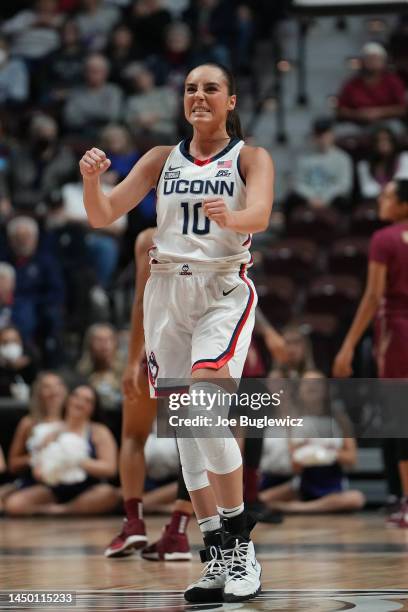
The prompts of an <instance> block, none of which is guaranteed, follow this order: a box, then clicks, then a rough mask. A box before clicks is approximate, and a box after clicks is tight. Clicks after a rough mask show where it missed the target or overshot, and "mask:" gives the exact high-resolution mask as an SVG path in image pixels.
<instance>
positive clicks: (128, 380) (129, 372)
mask: <svg viewBox="0 0 408 612" xmlns="http://www.w3.org/2000/svg"><path fill="white" fill-rule="evenodd" d="M139 372H140V361H137V362H136V363H128V364H127V366H126V369H125V371H124V373H123V376H122V390H123V395H124V396H125V397H126V398H127V399H130V400H134V399H136V398H137V396H138V395H139V394H140V386H139Z"/></svg>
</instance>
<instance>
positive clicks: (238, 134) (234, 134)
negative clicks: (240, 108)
mask: <svg viewBox="0 0 408 612" xmlns="http://www.w3.org/2000/svg"><path fill="white" fill-rule="evenodd" d="M227 134H228V136H231V138H239V139H240V140H244V135H243V132H242V126H241V119H240V118H239V114H238V112H237V111H236V110H235V108H234V110H232V111H229V112H228V115H227Z"/></svg>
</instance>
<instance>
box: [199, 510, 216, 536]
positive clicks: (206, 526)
mask: <svg viewBox="0 0 408 612" xmlns="http://www.w3.org/2000/svg"><path fill="white" fill-rule="evenodd" d="M198 526H199V527H200V531H201V533H206V532H207V531H215V530H216V529H220V528H221V520H220V517H219V516H218V514H216V515H214V516H207V517H205V518H202V519H198Z"/></svg>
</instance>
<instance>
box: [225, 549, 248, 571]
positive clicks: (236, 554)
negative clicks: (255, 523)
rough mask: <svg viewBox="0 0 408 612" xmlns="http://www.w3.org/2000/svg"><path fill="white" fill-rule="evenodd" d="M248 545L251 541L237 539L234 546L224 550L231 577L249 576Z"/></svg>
mask: <svg viewBox="0 0 408 612" xmlns="http://www.w3.org/2000/svg"><path fill="white" fill-rule="evenodd" d="M248 545H249V542H239V541H238V540H235V546H234V548H229V549H227V550H224V551H223V555H224V561H225V563H226V566H227V570H228V577H229V578H244V577H246V576H247V574H248V571H247V567H246V562H247V556H248Z"/></svg>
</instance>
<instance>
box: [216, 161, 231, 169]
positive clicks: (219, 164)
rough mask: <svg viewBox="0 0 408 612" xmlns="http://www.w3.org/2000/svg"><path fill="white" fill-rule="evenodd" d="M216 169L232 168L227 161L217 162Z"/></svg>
mask: <svg viewBox="0 0 408 612" xmlns="http://www.w3.org/2000/svg"><path fill="white" fill-rule="evenodd" d="M217 168H232V160H231V159H227V160H226V161H219V162H217Z"/></svg>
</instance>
